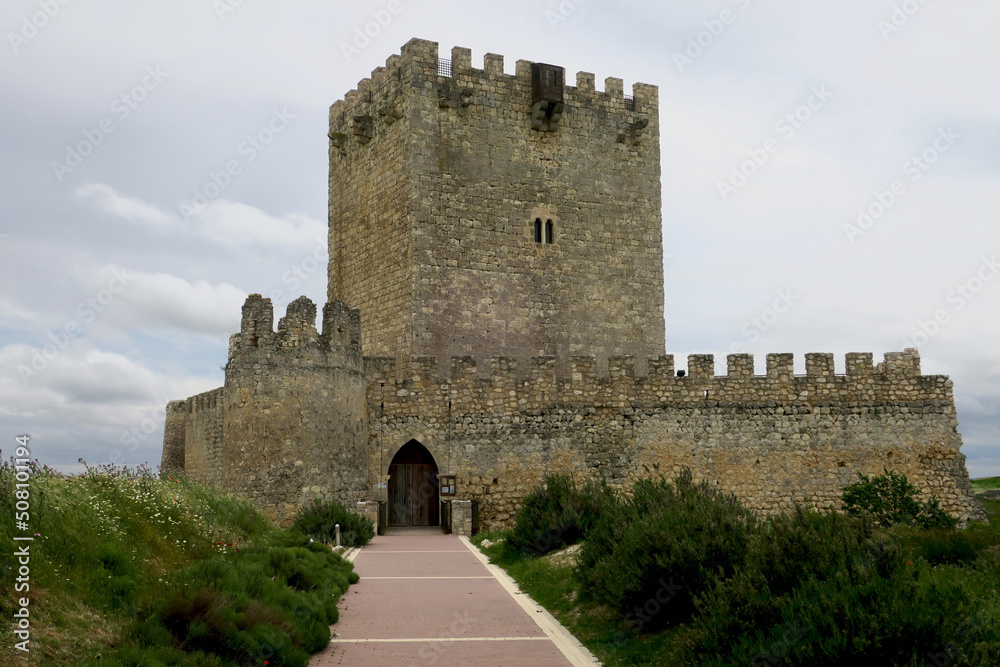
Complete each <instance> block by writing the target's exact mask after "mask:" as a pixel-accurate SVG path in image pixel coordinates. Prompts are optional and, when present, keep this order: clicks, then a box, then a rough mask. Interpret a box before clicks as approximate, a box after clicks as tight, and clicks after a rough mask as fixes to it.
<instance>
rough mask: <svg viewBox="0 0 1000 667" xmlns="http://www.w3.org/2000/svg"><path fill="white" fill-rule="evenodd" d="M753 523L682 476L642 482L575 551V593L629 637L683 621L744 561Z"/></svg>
mask: <svg viewBox="0 0 1000 667" xmlns="http://www.w3.org/2000/svg"><path fill="white" fill-rule="evenodd" d="M755 528H756V519H755V518H754V516H753V515H752V514H751V513H750V512H749V511H748V510H747V509H746V508H745V507H743V505H742V504H740V502H739V501H738V500H737V499H736V498H735V497H734V496H732V495H728V494H723V493H720V492H718V491H716V490H714V489H712V488H710V487H709V486H708V484H707V483H706V482H701V483H699V484H695V483H694V482H693V481H692V476H691V471H690V470H687V469H685V470H684V471H683V472H682V473H681V474H680V476H678V477H677V478H676V479H675V480H674V484H673V485H670V484H669V483H667V482H666V481H665V480H664V479H662V478H661V479H659V480H657V481H654V480H649V479H646V480H642V481H640V482H638V483H637V484H636V485H635V487H634V489H633V495H632V499H631V501H629V502H625V503H621V504H619V505H618V506H616V507H613V508H612V509H611V510H610V511H607V512H605V513H604V514H603V515H602V516H601V519H600V520H599V522H598V523H597V525H596V526H595V527H594V529H593V530H592V531H591V533H590V536H589V537H588V539H587V541H586V542H584V545H583V548H582V549H581V550H580V555H579V557H578V564H577V567H576V568H575V570H574V576H575V578H576V580H577V581H578V583H579V584H580V587H581V591H582V594H583V595H584V596H586V597H590V598H592V599H594V600H596V601H598V602H601V603H603V604H605V605H607V606H608V607H610V608H611V609H613V610H615V611H616V612H617V613H618V614H619V615H620V616H621V617H622V618H623V619H624V621H625V622H626V624H627V625H628V626H629V627H630V628H631V629H632V630H633V631H640V630H642V631H649V630H652V629H656V628H662V627H666V626H669V625H674V624H676V623H679V622H683V621H686V620H689V619H690V617H691V615H692V613H693V612H694V600H695V598H696V597H697V596H698V595H699V594H700V593H702V592H703V591H705V590H707V589H708V588H710V587H711V586H712V585H713V583H714V582H715V581H716V580H718V579H725V578H727V577H730V576H732V574H733V573H734V572H735V571H736V569H737V568H739V567H740V566H741V565H742V563H743V560H744V557H745V554H746V550H747V543H748V541H749V539H750V537H751V535H752V534H753V532H754V530H755Z"/></svg>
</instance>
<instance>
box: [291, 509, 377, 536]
mask: <svg viewBox="0 0 1000 667" xmlns="http://www.w3.org/2000/svg"><path fill="white" fill-rule="evenodd" d="M336 524H340V543H341V544H342V545H343V546H345V547H363V546H365V545H366V544H368V543H369V542H370V541H371V540H372V538H373V537H375V525H374V524H373V523H372V521H371V520H370V519H366V518H365V517H362V516H359V515H357V514H355V513H354V512H351V511H350V510H348V509H347V507H346V506H345V505H344V504H343V503H340V502H337V501H336V500H331V501H328V502H323V501H319V500H314V501H313V503H312V504H311V505H309V506H308V507H305V508H304V509H303V510H302V511H301V512H299V514H298V515H296V517H295V519H294V521H292V527H293V528H296V529H298V530H300V531H301V532H302V533H304V534H306V535H308V536H310V537H312V538H314V539H316V540H319V541H320V542H323V543H325V544H334V543H335V541H336V530H335V526H336Z"/></svg>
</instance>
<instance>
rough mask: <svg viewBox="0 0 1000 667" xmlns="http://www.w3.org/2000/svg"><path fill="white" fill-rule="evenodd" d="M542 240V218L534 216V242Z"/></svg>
mask: <svg viewBox="0 0 1000 667" xmlns="http://www.w3.org/2000/svg"><path fill="white" fill-rule="evenodd" d="M541 242H542V219H541V218H535V243H541Z"/></svg>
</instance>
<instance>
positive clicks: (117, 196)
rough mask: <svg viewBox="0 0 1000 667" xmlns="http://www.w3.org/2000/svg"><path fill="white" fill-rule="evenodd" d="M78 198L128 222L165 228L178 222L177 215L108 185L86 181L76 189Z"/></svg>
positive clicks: (160, 228) (158, 228)
mask: <svg viewBox="0 0 1000 667" xmlns="http://www.w3.org/2000/svg"><path fill="white" fill-rule="evenodd" d="M75 194H76V196H77V197H79V198H80V199H83V200H86V201H89V202H90V203H91V204H92V205H93V206H94V208H96V209H97V210H99V211H101V212H103V213H107V214H108V215H111V216H114V217H116V218H121V219H123V220H128V221H129V222H132V223H135V224H140V225H147V226H149V227H152V228H154V229H157V230H166V229H169V228H170V227H172V226H176V225H177V223H178V220H177V217H176V216H173V215H171V214H169V213H166V212H164V211H161V210H160V209H158V208H156V207H155V206H153V205H152V204H148V203H146V202H144V201H142V200H141V199H136V198H135V197H127V196H125V195H123V194H121V193H120V192H118V191H116V190H115V189H114V188H112V187H111V186H109V185H104V184H102V183H88V184H87V185H81V186H80V187H79V188H77V189H76V191H75Z"/></svg>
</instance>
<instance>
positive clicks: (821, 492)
mask: <svg viewBox="0 0 1000 667" xmlns="http://www.w3.org/2000/svg"><path fill="white" fill-rule="evenodd" d="M713 364H714V361H713V359H712V357H711V355H693V356H691V357H689V363H688V370H689V371H690V374H689V375H687V376H686V377H680V378H679V377H676V376H675V374H674V363H673V358H672V357H671V356H663V357H659V358H656V359H651V360H650V361H649V371H650V372H649V374H648V375H646V376H641V377H636V376H635V374H634V371H633V363H632V360H631V359H629V358H614V359H612V360H611V362H610V373H609V374H607V375H599V374H597V373H595V372H594V370H593V367H594V360H593V358H591V357H576V358H574V359H573V360H572V375H571V377H570V378H568V379H566V380H562V379H559V378H557V377H556V374H555V370H554V360H553V359H551V358H540V359H535V360H533V367H532V369H531V373H530V374H531V377H530V379H528V380H521V379H518V377H517V374H516V371H515V370H514V369H513V368H511V366H512V362H511V361H510V360H505V359H493V360H492V361H491V369H490V376H489V378H484V379H477V378H476V377H475V368H474V364H473V361H472V360H471V359H469V358H458V359H455V360H453V371H452V375H451V377H450V378H449V379H447V380H445V379H440V378H438V377H437V374H436V361H435V360H432V359H428V358H418V359H415V360H414V365H413V368H412V370H411V371H410V375H409V377H406V378H404V379H400V380H397V379H396V377H395V375H396V370H397V369H396V368H395V364H394V362H393V360H391V359H366V373H367V376H368V393H369V404H370V406H372V407H371V414H372V419H371V421H370V427H369V439H370V441H371V442H372V447H371V450H372V454H371V462H370V464H369V468H370V470H372V471H374V472H373V473H371V474H370V479H371V481H373V482H375V481H378V480H379V479H380V478H379V476H378V474H379V473H378V471H379V466H380V465H381V466H382V474H385V470H386V469H387V466H388V462H389V461H390V460H391V458H392V456H393V454H394V453H395V451H396V450H397V449H398V448H399V447H400V446H402V445H403V444H405V443H406V442H407V441H409V440H410V439H416V440H418V441H419V442H421V443H422V444H423V445H424V446H425V447H427V448H428V449H429V450H430V452H431V453H432V455H433V456H434V457H435V460H436V462H437V464H438V466H439V469H440V472H441V474H454V475H456V477H457V483H458V495H457V497H459V498H470V499H477V500H479V501H480V502H481V504H482V506H481V513H480V519H481V521H482V523H483V525H484V526H485V527H487V528H496V527H501V526H506V525H508V524H509V522H510V521H511V519H512V517H513V514H514V512H515V511H516V510H517V508H518V507H519V505H520V502H521V499H522V498H523V497H524V495H525V494H526V493H527V492H528V491H529V490H530V489H531V488H532V487H533V486H534V485H535V484H537V483H538V482H540V481H541V479H542V478H543V477H544V475H545V474H547V473H551V472H561V471H565V472H572V473H574V474H576V475H577V476H578V478H584V477H595V478H597V477H599V478H605V479H607V480H608V482H609V483H610V484H612V485H614V486H618V487H620V488H624V489H628V488H629V487H630V486H631V485H632V484H634V483H635V482H636V481H637V480H638V479H641V478H643V477H647V476H649V475H655V474H658V473H662V474H664V475H665V476H666V477H668V478H670V477H672V476H674V475H675V474H676V473H677V472H678V471H679V470H680V469H681V467H683V466H687V467H689V468H691V469H692V471H693V473H694V475H695V477H696V478H697V479H706V480H709V481H710V482H712V483H713V484H717V485H718V486H719V487H720V488H722V489H724V490H727V491H732V492H734V493H736V494H737V495H738V496H739V497H740V498H742V499H743V500H744V501H745V502H746V503H747V504H748V505H749V506H750V507H752V508H753V509H755V510H758V511H761V512H776V511H782V510H786V509H789V508H790V507H792V505H793V504H794V503H810V504H812V505H814V506H816V507H827V506H831V505H832V506H836V505H837V503H838V502H839V498H840V494H841V489H842V488H843V486H845V485H847V484H850V483H852V482H854V481H857V473H858V472H862V473H865V474H878V473H881V472H882V470H883V467H888V468H890V469H895V470H898V471H900V472H902V473H904V474H906V475H907V477H908V478H909V479H910V480H911V481H912V482H913V483H914V484H915V485H916V486H917V487H918V488H919V489H920V490H921V491H922V492H923V493H925V494H930V493H933V494H934V495H935V496H937V497H938V498H939V499H940V500H941V502H942V504H943V506H944V507H945V508H946V509H947V510H948V511H949V512H951V513H953V514H954V515H956V516H960V517H962V518H963V519H968V518H984V517H985V515H984V514H983V512H982V508H981V507H980V506H979V505H978V503H976V502H975V500H974V494H973V492H972V488H971V485H970V484H969V479H968V473H967V471H966V469H965V457H964V455H963V454H961V452H960V451H959V448H960V446H961V436H960V435H959V434H958V432H957V430H956V426H957V421H956V417H955V408H954V401H953V398H952V387H951V381H950V380H949V379H948V378H947V377H945V376H923V375H920V371H919V358H918V357H917V355H916V352H915V351H907V352H906V353H891V354H887V355H886V359H885V362H884V363H882V364H879V365H878V366H873V365H872V356H871V355H870V354H851V355H848V359H847V373H848V374H847V375H844V376H837V375H834V372H833V357H832V355H826V354H810V355H807V356H806V368H807V375H805V376H795V375H794V374H793V370H792V355H790V354H781V355H768V359H767V371H766V375H763V376H756V375H754V374H753V373H754V370H753V369H754V366H753V358H752V356H751V355H730V356H729V359H728V366H729V368H728V374H727V375H726V376H722V377H715V376H714V371H713V368H714V365H713ZM404 374H405V373H404Z"/></svg>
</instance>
